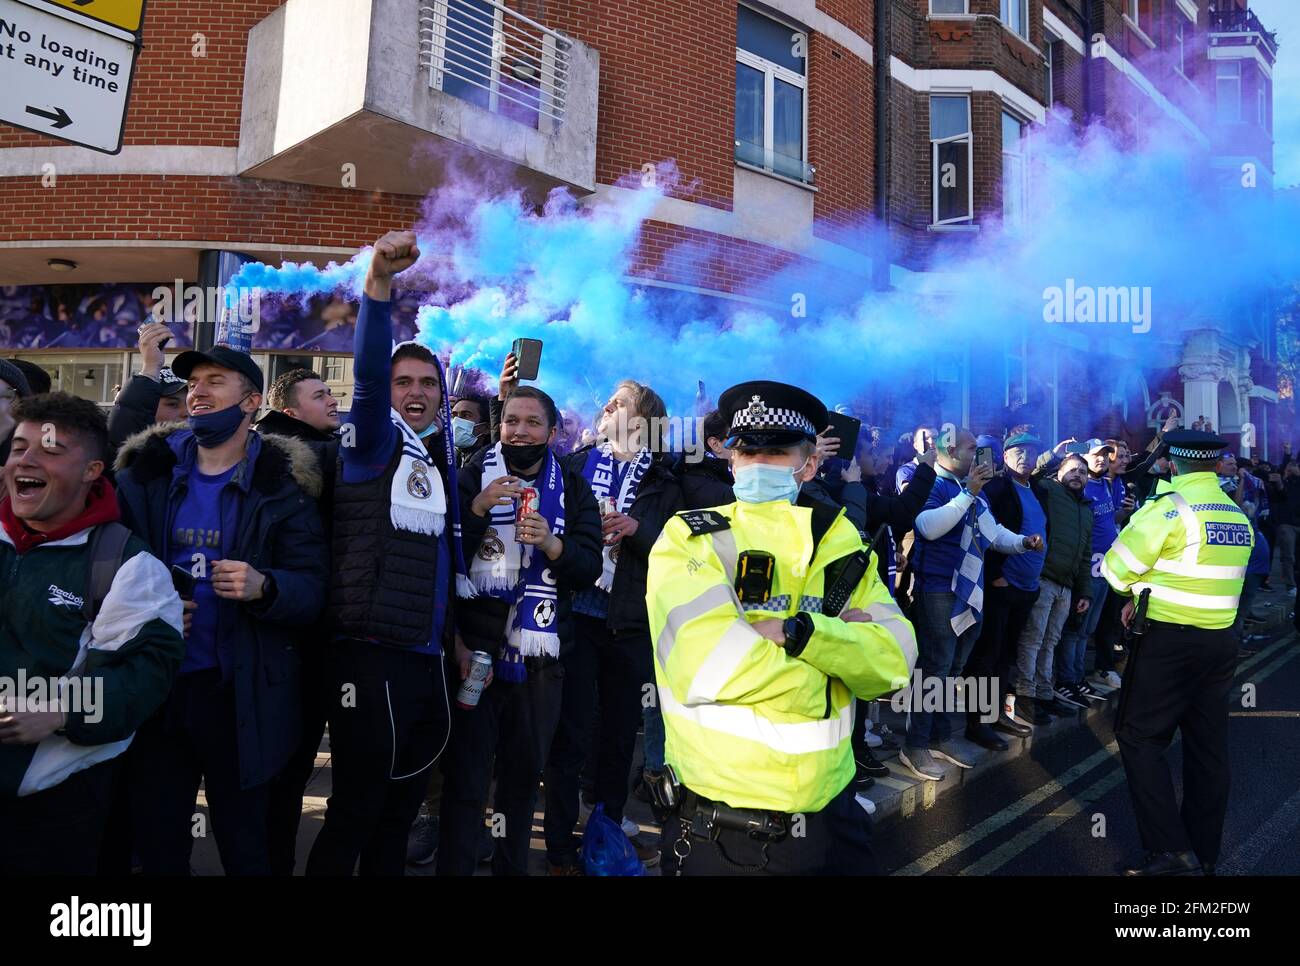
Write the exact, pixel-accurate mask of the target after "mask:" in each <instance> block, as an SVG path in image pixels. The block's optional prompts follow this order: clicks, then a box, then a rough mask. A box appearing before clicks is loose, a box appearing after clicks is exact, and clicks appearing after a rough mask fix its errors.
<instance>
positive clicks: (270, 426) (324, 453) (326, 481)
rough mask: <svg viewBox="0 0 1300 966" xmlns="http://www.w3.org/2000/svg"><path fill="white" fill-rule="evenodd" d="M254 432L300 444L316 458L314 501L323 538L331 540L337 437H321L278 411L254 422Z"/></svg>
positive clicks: (322, 435)
mask: <svg viewBox="0 0 1300 966" xmlns="http://www.w3.org/2000/svg"><path fill="white" fill-rule="evenodd" d="M257 431H258V432H260V433H274V434H275V435H276V436H288V437H289V438H290V439H299V440H302V441H303V442H304V443H306V444H307V447H308V449H310V450H311V451H312V454H313V455H314V456H315V457H316V462H317V464H319V466H320V477H321V494H320V500H319V501H318V502H319V503H320V511H321V513H320V515H321V523H323V524H324V526H325V536H326V538H327V539H328V538H329V537H330V536H331V530H330V526H331V524H332V523H333V514H332V513H331V512H330V507H331V506H332V505H333V504H334V480H335V478H336V477H337V475H338V462H339V438H338V436H336V435H335V434H333V433H322V432H321V431H320V430H319V429H317V428H316V427H315V426H312V425H311V424H310V423H304V422H303V421H302V420H301V419H295V418H294V417H293V416H288V415H286V414H284V413H282V412H280V411H279V410H278V409H272V410H270V411H269V412H268V413H267V414H266V415H265V416H263V417H262V418H261V419H259V420H258V421H257Z"/></svg>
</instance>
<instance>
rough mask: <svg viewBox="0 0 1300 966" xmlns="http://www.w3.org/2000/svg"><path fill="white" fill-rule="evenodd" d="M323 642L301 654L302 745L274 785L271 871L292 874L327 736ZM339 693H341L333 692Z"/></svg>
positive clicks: (272, 790) (274, 781)
mask: <svg viewBox="0 0 1300 966" xmlns="http://www.w3.org/2000/svg"><path fill="white" fill-rule="evenodd" d="M325 647H326V645H325V643H324V642H323V641H321V642H319V644H318V646H317V647H316V648H313V649H310V650H309V649H305V648H304V649H303V650H301V651H300V652H299V653H300V654H301V655H302V742H301V744H299V745H298V748H297V750H296V751H295V752H294V753H293V757H292V758H290V759H289V763H288V764H287V765H285V766H284V770H283V771H281V772H280V774H279V775H277V776H276V777H275V778H274V779H273V780H272V782H271V805H270V839H271V845H270V848H271V871H272V873H274V874H275V875H293V867H294V861H295V856H296V853H297V846H298V824H299V822H300V820H301V819H302V797H303V794H304V793H305V792H306V790H307V785H308V783H310V782H311V776H312V774H313V773H314V772H315V770H316V753H317V752H318V751H319V750H320V742H321V737H322V736H323V735H324V734H325V719H326V716H327V714H328V711H329V706H328V701H329V700H331V698H332V697H333V695H330V694H327V693H326V681H325V664H326V658H325V653H324V649H325ZM334 693H335V694H337V693H338V692H334Z"/></svg>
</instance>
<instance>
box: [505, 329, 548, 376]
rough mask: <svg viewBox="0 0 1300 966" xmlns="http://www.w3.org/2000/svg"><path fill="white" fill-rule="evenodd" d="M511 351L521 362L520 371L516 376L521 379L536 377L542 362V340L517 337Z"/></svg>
mask: <svg viewBox="0 0 1300 966" xmlns="http://www.w3.org/2000/svg"><path fill="white" fill-rule="evenodd" d="M510 351H511V353H513V354H514V357H515V360H516V361H517V362H518V363H519V371H518V372H517V373H516V374H515V375H516V378H518V379H520V380H524V379H536V378H537V370H538V368H539V367H540V366H541V364H542V340H541V339H515V341H514V345H512V346H511V347H510Z"/></svg>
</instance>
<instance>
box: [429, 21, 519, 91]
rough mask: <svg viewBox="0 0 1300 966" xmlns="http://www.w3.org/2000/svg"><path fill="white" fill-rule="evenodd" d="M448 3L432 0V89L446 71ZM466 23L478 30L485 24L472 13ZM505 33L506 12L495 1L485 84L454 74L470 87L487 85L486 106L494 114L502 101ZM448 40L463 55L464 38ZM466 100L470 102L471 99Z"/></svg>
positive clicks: (438, 86) (439, 85)
mask: <svg viewBox="0 0 1300 966" xmlns="http://www.w3.org/2000/svg"><path fill="white" fill-rule="evenodd" d="M450 7H451V4H450V2H449V0H433V11H434V18H433V44H434V50H435V51H436V52H437V53H435V58H434V67H433V69H432V71H431V73H430V77H429V80H430V86H431V87H432V88H433V89H434V90H438V91H440V90H442V89H443V77H444V76H445V73H446V63H447V53H448V47H447V40H448V37H447V33H448V32H447V27H448V25H449V24H450V23H451V16H452V14H451V9H450ZM469 26H470V28H471V29H472V31H473V32H475V33H477V32H479V31H480V30H481V29H482V27H483V26H485V25H484V24H483V22H482V21H481V20H478V19H477V18H473V17H471V18H470V20H469ZM505 37H506V34H505V12H504V11H503V10H502V9H501V7H499V6H496V5H494V6H493V11H492V49H491V52H490V54H489V56H490V57H491V61H492V63H491V68H490V69H491V80H490V81H489V83H488V86H487V88H484V87H483V86H482V85H481V84H477V83H476V82H474V81H467V80H464V79H463V78H457V80H460V81H461V82H462V83H465V84H469V85H470V86H471V87H475V88H477V89H479V90H484V89H486V90H487V92H488V106H487V110H489V111H491V112H492V113H493V114H496V113H499V112H498V110H497V108H498V107H499V106H500V101H501V98H500V96H499V95H500V92H501V60H502V54H503V53H504V51H505ZM451 40H452V44H453V45H454V46H455V48H456V52H457V53H458V54H459V55H460V56H462V57H463V56H465V49H464V47H465V45H464V41H462V40H459V39H457V38H452V39H451ZM469 103H473V102H472V101H471V102H469Z"/></svg>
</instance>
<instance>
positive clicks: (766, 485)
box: [732, 463, 799, 503]
mask: <svg viewBox="0 0 1300 966" xmlns="http://www.w3.org/2000/svg"><path fill="white" fill-rule="evenodd" d="M794 474H795V470H794V468H793V467H790V466H773V465H771V464H768V463H751V464H750V465H749V466H742V467H740V468H739V469H737V470H736V471H735V477H736V482H735V484H734V485H733V486H732V492H733V493H735V494H736V499H737V500H739V501H741V502H742V503H772V502H774V501H776V500H785V501H786V502H787V503H793V502H794V501H795V497H797V496H798V495H799V483H798V481H797V480H796V479H795V478H794Z"/></svg>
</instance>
